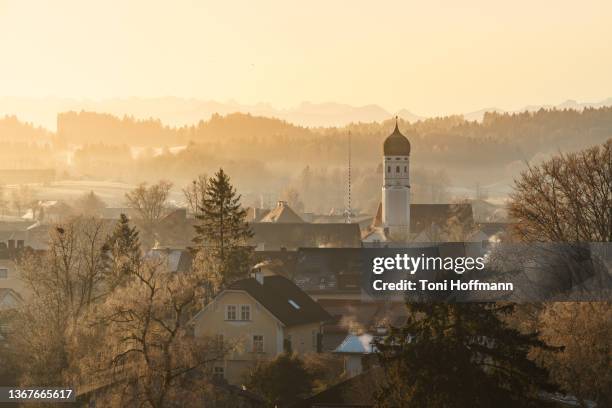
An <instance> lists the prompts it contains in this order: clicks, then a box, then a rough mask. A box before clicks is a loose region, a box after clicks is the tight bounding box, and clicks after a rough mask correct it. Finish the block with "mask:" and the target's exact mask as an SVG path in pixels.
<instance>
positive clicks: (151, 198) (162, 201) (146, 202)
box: [125, 180, 172, 229]
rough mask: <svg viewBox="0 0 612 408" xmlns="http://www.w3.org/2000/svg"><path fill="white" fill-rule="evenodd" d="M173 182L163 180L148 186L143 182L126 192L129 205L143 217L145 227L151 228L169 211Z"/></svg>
mask: <svg viewBox="0 0 612 408" xmlns="http://www.w3.org/2000/svg"><path fill="white" fill-rule="evenodd" d="M171 188H172V183H170V182H169V181H165V180H161V181H160V182H158V183H157V184H153V185H152V186H147V183H141V184H140V185H138V187H136V188H135V189H134V190H132V191H130V192H128V193H126V194H125V198H126V200H127V205H128V206H129V207H130V208H133V209H135V210H136V212H137V213H138V215H139V217H140V218H141V219H142V221H143V223H144V226H145V228H148V229H151V228H152V227H153V226H154V225H155V223H156V222H157V221H159V220H160V219H161V218H162V217H163V216H164V215H166V212H167V209H168V208H167V201H168V196H169V195H170V189H171Z"/></svg>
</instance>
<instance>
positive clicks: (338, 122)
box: [0, 97, 612, 130]
mask: <svg viewBox="0 0 612 408" xmlns="http://www.w3.org/2000/svg"><path fill="white" fill-rule="evenodd" d="M602 106H612V98H608V99H605V100H603V101H600V102H595V103H591V102H577V101H575V100H567V101H565V102H563V103H561V104H559V105H528V106H525V107H524V108H523V109H520V110H518V111H525V110H527V111H536V110H539V109H541V108H545V109H547V108H558V109H578V110H580V109H584V108H585V107H602ZM71 110H73V111H81V110H85V111H95V112H104V113H110V114H113V115H118V116H124V115H128V116H133V117H135V118H139V119H149V118H156V119H159V120H161V121H162V122H163V123H164V124H167V125H170V126H183V125H191V124H194V123H197V122H198V121H200V120H208V119H209V118H210V116H211V115H213V114H215V113H218V114H220V115H226V114H229V113H233V112H242V113H250V114H252V115H257V116H266V117H273V118H278V119H282V120H286V121H288V122H290V123H293V124H296V125H300V126H308V127H319V126H321V127H328V126H344V125H346V124H348V123H351V122H366V123H367V122H381V121H384V120H387V119H389V118H390V117H393V116H395V115H397V116H399V117H400V118H402V119H404V120H407V121H409V122H415V121H418V120H422V119H426V117H425V116H421V115H417V114H414V113H413V112H411V111H410V110H408V109H401V110H399V111H397V112H392V111H389V110H387V109H385V108H383V107H381V106H379V105H374V104H372V105H364V106H352V105H347V104H341V103H335V102H327V103H312V102H302V103H301V104H299V105H298V106H296V107H293V108H289V109H279V108H275V107H274V106H272V105H270V104H268V103H258V104H254V105H246V104H240V103H238V102H236V101H228V102H218V101H206V100H201V99H193V98H178V97H159V98H136V97H132V98H113V99H103V100H91V99H70V98H59V97H47V98H23V97H0V116H5V115H15V116H17V117H18V118H19V119H20V120H22V121H27V122H31V123H33V124H35V125H38V126H42V127H45V128H48V129H50V130H55V128H56V120H57V113H58V112H66V111H71ZM492 111H494V112H506V111H504V110H502V109H498V108H494V107H492V108H485V109H481V110H478V111H474V112H468V113H464V114H463V116H464V117H465V119H466V120H470V121H474V120H475V121H481V120H482V118H483V115H484V114H485V112H492ZM518 111H516V112H518Z"/></svg>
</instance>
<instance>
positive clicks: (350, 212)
mask: <svg viewBox="0 0 612 408" xmlns="http://www.w3.org/2000/svg"><path fill="white" fill-rule="evenodd" d="M347 196H348V197H347V198H348V199H347V202H346V210H345V211H344V214H345V215H346V223H347V224H350V223H351V222H352V219H351V217H352V215H353V209H352V208H351V132H350V131H349V132H348V183H347Z"/></svg>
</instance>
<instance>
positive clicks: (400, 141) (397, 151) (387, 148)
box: [383, 118, 410, 156]
mask: <svg viewBox="0 0 612 408" xmlns="http://www.w3.org/2000/svg"><path fill="white" fill-rule="evenodd" d="M383 152H384V155H385V156H409V155H410V142H409V141H408V138H407V137H406V136H404V135H402V132H400V130H399V128H398V126H397V118H396V120H395V129H394V130H393V133H391V134H390V135H389V136H388V137H387V138H386V139H385V143H384V145H383Z"/></svg>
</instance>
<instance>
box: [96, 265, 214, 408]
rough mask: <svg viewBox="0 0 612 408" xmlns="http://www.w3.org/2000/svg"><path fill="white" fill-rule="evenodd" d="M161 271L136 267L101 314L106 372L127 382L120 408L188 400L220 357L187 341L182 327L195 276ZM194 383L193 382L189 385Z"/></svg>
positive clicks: (204, 344)
mask: <svg viewBox="0 0 612 408" xmlns="http://www.w3.org/2000/svg"><path fill="white" fill-rule="evenodd" d="M165 265H166V262H165V260H161V259H157V260H149V261H147V262H143V263H142V264H140V265H139V266H138V267H137V268H136V269H134V271H133V274H134V279H133V281H132V282H131V283H130V284H129V285H127V286H125V287H120V288H118V289H117V290H116V291H115V292H114V293H113V295H112V296H111V297H110V298H109V299H108V300H107V302H106V303H105V305H104V308H103V309H102V317H101V320H100V323H102V324H103V325H104V326H105V327H106V328H107V335H106V339H107V340H106V347H105V350H106V351H107V354H108V355H107V356H108V357H109V359H110V362H111V366H112V367H114V368H121V370H123V371H124V372H126V374H125V375H126V376H127V377H131V378H132V379H133V381H130V382H128V385H127V386H126V389H125V391H124V393H123V395H124V399H126V400H124V401H123V404H126V403H129V404H130V405H133V406H148V407H155V408H157V407H165V406H169V405H170V400H171V401H172V403H173V404H178V401H181V400H183V398H182V397H181V396H185V395H189V399H193V392H196V393H197V390H198V389H202V385H203V384H205V383H206V378H207V373H209V372H210V369H211V367H212V363H213V362H214V361H216V360H218V359H220V358H222V357H223V355H224V352H225V350H224V346H223V344H222V343H219V342H218V341H216V339H209V338H202V339H200V338H197V339H196V338H194V337H193V336H191V335H190V330H189V327H188V325H187V322H188V318H189V316H191V314H192V313H193V311H194V310H195V308H196V306H197V298H198V291H197V288H198V287H199V286H200V285H201V282H200V280H199V278H198V276H197V275H196V274H191V273H186V274H174V273H171V272H168V271H167V269H166V267H165ZM189 374H191V375H189ZM196 374H197V375H196ZM194 376H195V377H194ZM194 378H199V379H198V380H196V381H195V383H194V380H193V379H194ZM192 386H193V387H192ZM192 402H193V401H192Z"/></svg>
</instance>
